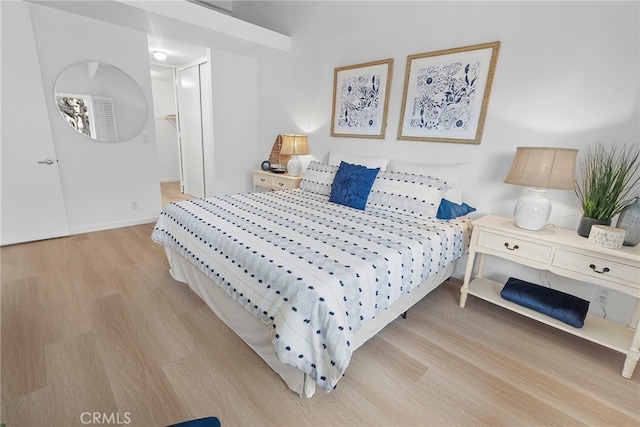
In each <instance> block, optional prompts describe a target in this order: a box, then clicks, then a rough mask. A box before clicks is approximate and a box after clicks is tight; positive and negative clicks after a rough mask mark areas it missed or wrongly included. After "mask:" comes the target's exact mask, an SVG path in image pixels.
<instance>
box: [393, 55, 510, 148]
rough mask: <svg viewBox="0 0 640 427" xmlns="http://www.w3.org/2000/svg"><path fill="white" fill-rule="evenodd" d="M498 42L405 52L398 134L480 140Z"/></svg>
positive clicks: (412, 137) (401, 136)
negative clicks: (407, 55)
mask: <svg viewBox="0 0 640 427" xmlns="http://www.w3.org/2000/svg"><path fill="white" fill-rule="evenodd" d="M499 50H500V42H492V43H485V44H479V45H474V46H466V47H460V48H455V49H448V50H441V51H436V52H430V53H422V54H417V55H410V56H409V57H407V71H406V75H405V81H404V95H403V98H402V112H401V114H400V126H399V127H398V139H408V140H416V141H436V142H457V143H465V144H480V141H481V140H482V131H483V130H484V122H485V118H486V116H487V107H488V105H489V94H490V92H491V85H492V84H493V76H494V73H495V69H496V63H497V61H498V52H499Z"/></svg>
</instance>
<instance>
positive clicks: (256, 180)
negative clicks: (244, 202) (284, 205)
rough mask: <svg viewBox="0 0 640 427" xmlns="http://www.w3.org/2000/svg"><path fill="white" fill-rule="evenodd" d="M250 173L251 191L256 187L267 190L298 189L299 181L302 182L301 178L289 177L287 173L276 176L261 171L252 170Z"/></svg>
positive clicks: (276, 174)
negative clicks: (251, 175)
mask: <svg viewBox="0 0 640 427" xmlns="http://www.w3.org/2000/svg"><path fill="white" fill-rule="evenodd" d="M252 173H253V191H256V190H257V188H258V187H264V188H268V189H269V190H289V189H291V188H300V181H302V177H301V176H291V175H289V174H287V173H283V174H278V173H273V172H269V171H262V170H254V171H253V172H252Z"/></svg>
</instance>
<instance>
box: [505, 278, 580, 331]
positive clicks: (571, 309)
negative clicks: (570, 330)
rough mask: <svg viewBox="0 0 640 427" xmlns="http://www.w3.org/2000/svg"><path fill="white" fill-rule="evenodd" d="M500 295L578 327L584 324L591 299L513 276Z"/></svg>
mask: <svg viewBox="0 0 640 427" xmlns="http://www.w3.org/2000/svg"><path fill="white" fill-rule="evenodd" d="M500 296H501V297H502V298H504V299H506V300H508V301H511V302H514V303H516V304H519V305H521V306H523V307H527V308H530V309H532V310H535V311H538V312H540V313H543V314H546V315H547V316H550V317H553V318H554V319H558V320H560V321H562V322H564V323H567V324H569V325H571V326H575V327H576V328H582V327H583V326H584V319H585V318H586V317H587V311H588V310H589V301H586V300H583V299H582V298H578V297H576V296H574V295H569V294H566V293H564V292H560V291H558V290H556V289H551V288H546V287H544V286H539V285H534V284H533V283H529V282H525V281H524V280H520V279H515V278H513V277H509V280H507V283H506V284H505V285H504V288H502V291H501V292H500Z"/></svg>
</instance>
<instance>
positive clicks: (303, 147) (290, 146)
mask: <svg viewBox="0 0 640 427" xmlns="http://www.w3.org/2000/svg"><path fill="white" fill-rule="evenodd" d="M280 154H285V155H290V156H291V159H290V160H289V162H288V163H287V172H288V173H289V175H291V176H300V175H302V163H301V162H300V159H299V158H298V156H300V155H305V154H309V146H308V145H307V136H306V135H295V134H291V133H286V134H284V135H282V148H281V149H280Z"/></svg>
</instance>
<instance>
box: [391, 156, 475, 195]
mask: <svg viewBox="0 0 640 427" xmlns="http://www.w3.org/2000/svg"><path fill="white" fill-rule="evenodd" d="M472 167H473V165H472V164H471V163H449V164H426V163H412V162H404V161H402V160H396V159H391V160H390V161H389V166H388V170H389V171H392V172H404V173H414V174H418V175H425V176H432V177H434V178H440V179H441V180H443V181H444V182H446V183H447V184H449V186H450V188H449V189H448V190H447V191H445V193H444V195H443V198H444V199H447V200H449V201H450V202H453V203H456V204H458V205H460V204H462V190H463V187H464V183H465V181H466V180H467V177H468V176H469V174H470V173H471V168H472Z"/></svg>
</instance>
